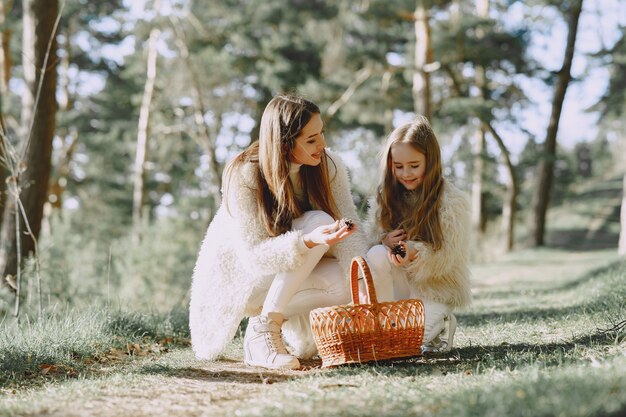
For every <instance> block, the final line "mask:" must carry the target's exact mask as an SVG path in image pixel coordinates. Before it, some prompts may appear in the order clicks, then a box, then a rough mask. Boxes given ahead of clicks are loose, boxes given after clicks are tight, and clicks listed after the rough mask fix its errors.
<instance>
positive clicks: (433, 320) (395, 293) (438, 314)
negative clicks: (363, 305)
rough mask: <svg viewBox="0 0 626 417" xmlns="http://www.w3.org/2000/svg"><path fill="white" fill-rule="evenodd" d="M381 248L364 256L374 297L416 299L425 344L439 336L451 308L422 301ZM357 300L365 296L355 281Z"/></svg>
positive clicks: (430, 301)
mask: <svg viewBox="0 0 626 417" xmlns="http://www.w3.org/2000/svg"><path fill="white" fill-rule="evenodd" d="M388 251H389V249H387V247H386V246H384V245H376V246H374V247H372V248H371V249H370V250H369V251H368V252H367V255H366V259H367V263H368V265H369V267H370V270H371V272H372V279H373V281H374V288H375V289H376V298H377V299H378V301H379V302H382V301H397V300H405V299H408V298H419V299H420V300H422V303H423V304H424V340H423V343H424V344H427V343H429V342H430V341H431V340H433V339H434V338H435V337H437V336H438V335H439V333H441V331H442V330H443V328H444V319H445V318H446V317H447V316H448V315H449V314H450V313H452V307H451V306H449V305H447V304H443V303H438V302H436V301H433V300H429V299H427V298H424V297H423V296H422V295H421V294H419V293H418V292H417V290H416V289H415V288H414V287H413V286H412V285H411V284H410V283H409V280H408V275H407V273H406V272H405V271H404V270H403V269H402V268H401V267H397V266H395V265H394V264H392V263H391V261H390V260H389V257H388V256H387V252H388ZM359 283H360V285H359V293H360V297H361V300H364V299H365V297H366V292H365V284H363V281H359Z"/></svg>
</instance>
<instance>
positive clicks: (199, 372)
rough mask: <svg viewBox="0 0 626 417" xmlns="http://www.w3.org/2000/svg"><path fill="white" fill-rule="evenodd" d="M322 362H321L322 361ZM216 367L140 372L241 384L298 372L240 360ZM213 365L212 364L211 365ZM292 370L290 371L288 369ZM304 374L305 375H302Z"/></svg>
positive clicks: (271, 380)
mask: <svg viewBox="0 0 626 417" xmlns="http://www.w3.org/2000/svg"><path fill="white" fill-rule="evenodd" d="M225 362H229V363H230V364H228V367H229V368H230V369H224V366H221V365H224V364H225ZM320 363H321V362H320ZM214 364H215V365H218V366H216V369H210V368H208V369H207V368H192V367H184V368H177V367H172V366H169V365H158V364H149V365H145V366H143V367H141V369H140V371H139V373H140V374H147V375H161V376H166V377H173V378H183V379H194V380H200V381H206V382H223V383H233V382H235V383H240V384H273V383H276V382H284V381H287V380H290V379H293V378H294V377H297V376H298V375H297V374H292V373H285V372H283V371H273V370H271V369H261V368H258V369H257V368H248V367H246V365H244V364H243V363H240V362H236V361H235V362H233V361H224V360H220V361H218V362H214ZM210 366H211V365H210ZM287 372H290V371H287ZM302 376H304V375H302Z"/></svg>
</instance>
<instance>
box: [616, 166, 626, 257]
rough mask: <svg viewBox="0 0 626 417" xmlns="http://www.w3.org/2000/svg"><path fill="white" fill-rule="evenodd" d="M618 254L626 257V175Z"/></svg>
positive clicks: (625, 176) (625, 175)
mask: <svg viewBox="0 0 626 417" xmlns="http://www.w3.org/2000/svg"><path fill="white" fill-rule="evenodd" d="M617 253H619V254H620V255H621V256H626V173H625V174H624V181H623V186H622V209H621V212H620V233H619V245H618V248H617Z"/></svg>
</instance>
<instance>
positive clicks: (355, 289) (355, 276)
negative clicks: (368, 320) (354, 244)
mask: <svg viewBox="0 0 626 417" xmlns="http://www.w3.org/2000/svg"><path fill="white" fill-rule="evenodd" d="M359 269H360V270H361V272H363V277H364V278H365V289H366V290H367V296H368V298H369V302H370V304H376V303H378V300H377V299H376V290H375V289H374V281H373V280H372V273H371V272H370V267H369V266H368V265H367V262H365V259H364V258H363V257H362V256H355V257H354V258H352V263H351V264H350V287H351V289H352V304H359Z"/></svg>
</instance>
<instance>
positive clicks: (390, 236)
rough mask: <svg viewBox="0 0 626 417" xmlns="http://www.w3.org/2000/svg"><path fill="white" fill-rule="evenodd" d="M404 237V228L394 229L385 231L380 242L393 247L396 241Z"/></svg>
mask: <svg viewBox="0 0 626 417" xmlns="http://www.w3.org/2000/svg"><path fill="white" fill-rule="evenodd" d="M406 237H407V236H406V233H405V232H404V229H396V230H392V231H391V232H389V233H387V234H386V235H385V237H383V239H382V243H383V245H385V246H387V247H388V248H393V247H394V246H395V245H397V244H398V243H400V242H402V241H403V240H404V239H406Z"/></svg>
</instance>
